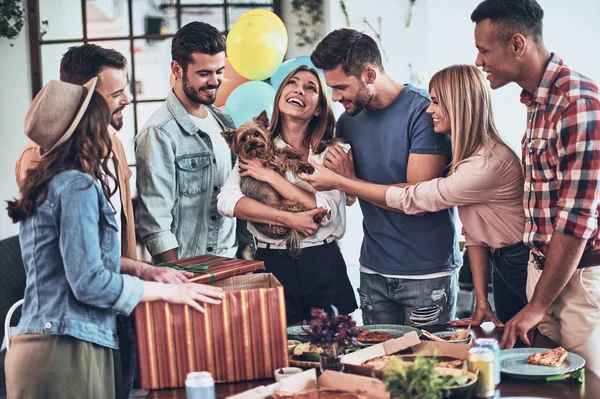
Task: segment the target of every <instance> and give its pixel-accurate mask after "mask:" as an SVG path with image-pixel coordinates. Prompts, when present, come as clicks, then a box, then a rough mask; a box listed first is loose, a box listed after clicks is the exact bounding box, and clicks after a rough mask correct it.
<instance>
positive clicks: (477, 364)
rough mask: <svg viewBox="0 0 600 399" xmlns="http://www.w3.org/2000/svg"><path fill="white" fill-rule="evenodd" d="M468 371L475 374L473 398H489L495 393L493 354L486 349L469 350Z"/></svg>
mask: <svg viewBox="0 0 600 399" xmlns="http://www.w3.org/2000/svg"><path fill="white" fill-rule="evenodd" d="M467 363H468V365H469V371H470V372H472V373H475V374H477V384H476V385H475V396H477V397H479V398H489V397H492V396H494V393H495V392H496V384H495V382H494V377H495V375H494V371H495V370H494V368H495V367H494V353H493V352H492V351H491V350H489V349H487V348H471V349H469V356H468V358H467Z"/></svg>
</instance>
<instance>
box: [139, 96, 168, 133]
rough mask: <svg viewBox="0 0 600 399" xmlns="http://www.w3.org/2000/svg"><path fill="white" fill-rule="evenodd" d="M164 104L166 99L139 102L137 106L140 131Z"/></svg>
mask: <svg viewBox="0 0 600 399" xmlns="http://www.w3.org/2000/svg"><path fill="white" fill-rule="evenodd" d="M163 104H164V101H156V102H150V103H139V104H136V106H137V121H138V132H139V131H141V130H142V127H143V126H144V124H145V123H146V122H148V119H150V117H151V116H152V114H154V112H156V110H157V109H159V108H160V106H161V105H163Z"/></svg>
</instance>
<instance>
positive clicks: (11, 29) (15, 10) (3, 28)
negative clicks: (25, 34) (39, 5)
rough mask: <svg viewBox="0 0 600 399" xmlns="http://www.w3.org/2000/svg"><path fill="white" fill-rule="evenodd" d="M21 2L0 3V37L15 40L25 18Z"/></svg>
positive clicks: (6, 0)
mask: <svg viewBox="0 0 600 399" xmlns="http://www.w3.org/2000/svg"><path fill="white" fill-rule="evenodd" d="M21 1H22V0H3V1H0V37H5V38H7V39H10V40H12V39H15V38H16V37H17V36H19V33H20V32H21V29H22V28H23V24H24V23H25V16H24V10H23V3H22V2H21Z"/></svg>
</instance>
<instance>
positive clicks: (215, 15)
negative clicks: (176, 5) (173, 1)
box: [181, 7, 225, 32]
mask: <svg viewBox="0 0 600 399" xmlns="http://www.w3.org/2000/svg"><path fill="white" fill-rule="evenodd" d="M193 21H200V22H206V23H207V24H210V25H212V26H214V27H215V28H217V29H218V30H220V31H221V32H223V31H224V30H225V14H224V13H223V7H193V8H190V7H181V26H184V25H186V24H188V23H190V22H193Z"/></svg>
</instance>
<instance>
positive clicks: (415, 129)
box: [408, 104, 452, 156]
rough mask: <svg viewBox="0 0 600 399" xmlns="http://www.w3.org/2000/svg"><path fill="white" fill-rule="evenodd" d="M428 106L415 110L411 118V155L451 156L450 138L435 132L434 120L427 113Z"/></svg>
mask: <svg viewBox="0 0 600 399" xmlns="http://www.w3.org/2000/svg"><path fill="white" fill-rule="evenodd" d="M427 106H428V104H426V105H425V106H420V107H419V108H415V110H414V111H413V117H412V118H410V119H411V121H410V122H409V126H408V128H409V132H408V135H409V137H410V151H409V152H410V153H411V154H442V155H446V156H450V155H451V153H452V147H451V144H450V136H448V135H446V134H440V133H436V132H435V131H434V130H433V120H432V119H431V116H429V115H428V114H427V112H425V110H426V109H427Z"/></svg>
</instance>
